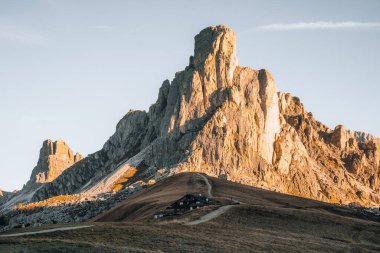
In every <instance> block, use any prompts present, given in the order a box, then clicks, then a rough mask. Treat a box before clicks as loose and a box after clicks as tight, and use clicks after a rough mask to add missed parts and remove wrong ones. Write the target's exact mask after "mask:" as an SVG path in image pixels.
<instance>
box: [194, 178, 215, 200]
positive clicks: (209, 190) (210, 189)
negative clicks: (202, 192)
mask: <svg viewBox="0 0 380 253" xmlns="http://www.w3.org/2000/svg"><path fill="white" fill-rule="evenodd" d="M197 174H198V175H199V176H200V177H201V178H203V180H204V181H205V183H206V185H207V194H208V196H209V197H210V198H213V197H214V196H213V195H212V192H211V191H212V186H211V184H210V181H208V179H207V177H205V176H204V175H202V174H201V173H197Z"/></svg>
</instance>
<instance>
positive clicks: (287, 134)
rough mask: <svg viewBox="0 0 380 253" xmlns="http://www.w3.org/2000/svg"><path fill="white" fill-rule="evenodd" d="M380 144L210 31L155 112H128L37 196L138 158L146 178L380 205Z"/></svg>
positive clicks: (221, 31)
mask: <svg viewBox="0 0 380 253" xmlns="http://www.w3.org/2000/svg"><path fill="white" fill-rule="evenodd" d="M379 145H380V141H379V140H378V139H377V138H375V137H372V136H370V135H366V134H361V133H358V132H350V131H346V130H345V129H344V128H343V127H341V126H338V127H337V128H336V129H335V130H331V129H329V128H328V127H326V126H325V125H323V124H322V123H320V122H318V121H316V120H315V119H314V118H313V115H312V114H311V113H309V112H307V111H306V110H305V109H304V107H303V105H302V103H301V102H300V100H299V99H298V98H296V97H293V96H291V95H290V94H285V93H281V92H277V89H276V86H275V81H274V79H273V77H272V76H271V75H270V74H269V72H268V71H267V70H253V69H250V68H247V67H241V66H238V65H237V58H236V36H235V33H234V32H233V31H232V30H231V29H230V28H228V27H226V26H215V27H208V28H206V29H204V30H202V31H201V32H200V33H199V34H198V35H197V36H195V50H194V57H190V63H189V66H187V67H186V68H185V70H183V71H180V72H177V73H176V75H175V77H174V79H173V80H172V81H171V82H170V81H168V80H166V81H164V83H163V84H162V87H161V88H160V91H159V95H158V99H157V101H156V103H155V104H153V105H152V106H151V107H150V109H149V112H144V111H130V112H129V113H128V114H127V115H126V116H125V117H124V118H123V119H122V120H121V121H120V122H119V123H118V125H117V128H116V132H115V134H114V135H113V136H111V137H110V139H109V140H108V141H107V142H106V143H105V145H104V147H103V148H102V149H101V150H100V151H98V152H96V153H94V154H92V155H90V156H88V157H87V158H85V159H83V160H82V161H80V162H78V163H76V164H75V165H73V166H72V167H70V168H69V169H68V170H65V171H64V172H63V173H62V175H60V176H59V177H57V178H56V179H55V180H53V181H52V182H50V183H48V184H46V185H44V186H43V187H42V188H41V189H39V190H38V191H37V192H36V194H35V195H34V199H35V200H41V199H45V198H48V197H50V196H54V195H59V194H71V193H75V192H80V191H82V189H83V186H87V185H90V186H91V185H93V184H96V182H97V181H99V180H101V179H103V178H104V177H106V176H107V175H109V174H110V173H111V172H113V171H115V170H117V169H118V165H119V164H120V163H121V162H122V161H128V159H131V158H134V159H131V160H130V161H133V162H130V164H131V165H133V166H137V165H136V164H138V162H141V163H142V162H143V163H144V164H145V165H146V166H144V167H145V169H144V173H145V174H143V176H141V174H140V177H142V178H144V177H146V178H148V176H149V175H152V174H154V173H155V172H156V171H157V170H158V169H161V168H166V169H167V170H170V171H171V172H174V173H178V172H183V171H199V172H205V173H207V174H209V175H212V176H221V175H223V177H227V178H228V179H229V180H232V181H236V182H240V183H243V184H249V185H254V186H259V187H262V188H266V189H271V190H276V191H280V192H283V193H289V194H294V195H298V196H304V197H309V198H313V199H318V200H322V201H327V202H338V203H339V202H342V203H348V202H358V203H360V204H363V205H377V204H379V203H380V201H379V161H380V160H379V159H380V153H379V152H380V151H379ZM137 160H138V161H137Z"/></svg>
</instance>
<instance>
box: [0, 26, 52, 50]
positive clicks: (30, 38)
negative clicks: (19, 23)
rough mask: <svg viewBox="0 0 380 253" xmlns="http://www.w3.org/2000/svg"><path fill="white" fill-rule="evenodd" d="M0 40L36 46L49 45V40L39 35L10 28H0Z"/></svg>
mask: <svg viewBox="0 0 380 253" xmlns="http://www.w3.org/2000/svg"><path fill="white" fill-rule="evenodd" d="M0 40H6V41H10V42H15V43H19V44H26V45H35V46H42V45H45V44H46V43H47V39H46V38H45V37H44V36H42V35H40V34H38V33H35V32H31V31H24V30H20V29H17V28H15V27H9V26H0Z"/></svg>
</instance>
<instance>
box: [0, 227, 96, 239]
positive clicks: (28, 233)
mask: <svg viewBox="0 0 380 253" xmlns="http://www.w3.org/2000/svg"><path fill="white" fill-rule="evenodd" d="M92 226H93V225H88V226H75V227H62V228H52V229H46V230H41V231H33V232H24V233H16V234H7V235H0V237H15V236H23V235H36V234H45V233H53V232H56V231H68V230H75V229H81V228H88V227H92Z"/></svg>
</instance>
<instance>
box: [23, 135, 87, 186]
mask: <svg viewBox="0 0 380 253" xmlns="http://www.w3.org/2000/svg"><path fill="white" fill-rule="evenodd" d="M80 160H82V155H81V154H79V153H76V154H74V153H73V151H72V150H71V149H70V147H69V146H68V145H67V144H66V143H65V142H64V141H62V140H57V141H55V142H53V141H51V140H46V141H44V142H43V144H42V147H41V149H40V155H39V158H38V162H37V165H36V167H34V169H33V171H32V174H31V176H30V180H29V181H28V182H27V183H26V185H25V189H33V188H36V187H38V186H40V185H41V184H44V183H48V182H51V181H53V180H54V179H56V178H57V177H58V176H60V175H61V174H62V172H63V171H64V170H66V169H67V168H69V167H70V166H72V165H73V164H74V163H76V162H78V161H80Z"/></svg>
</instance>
